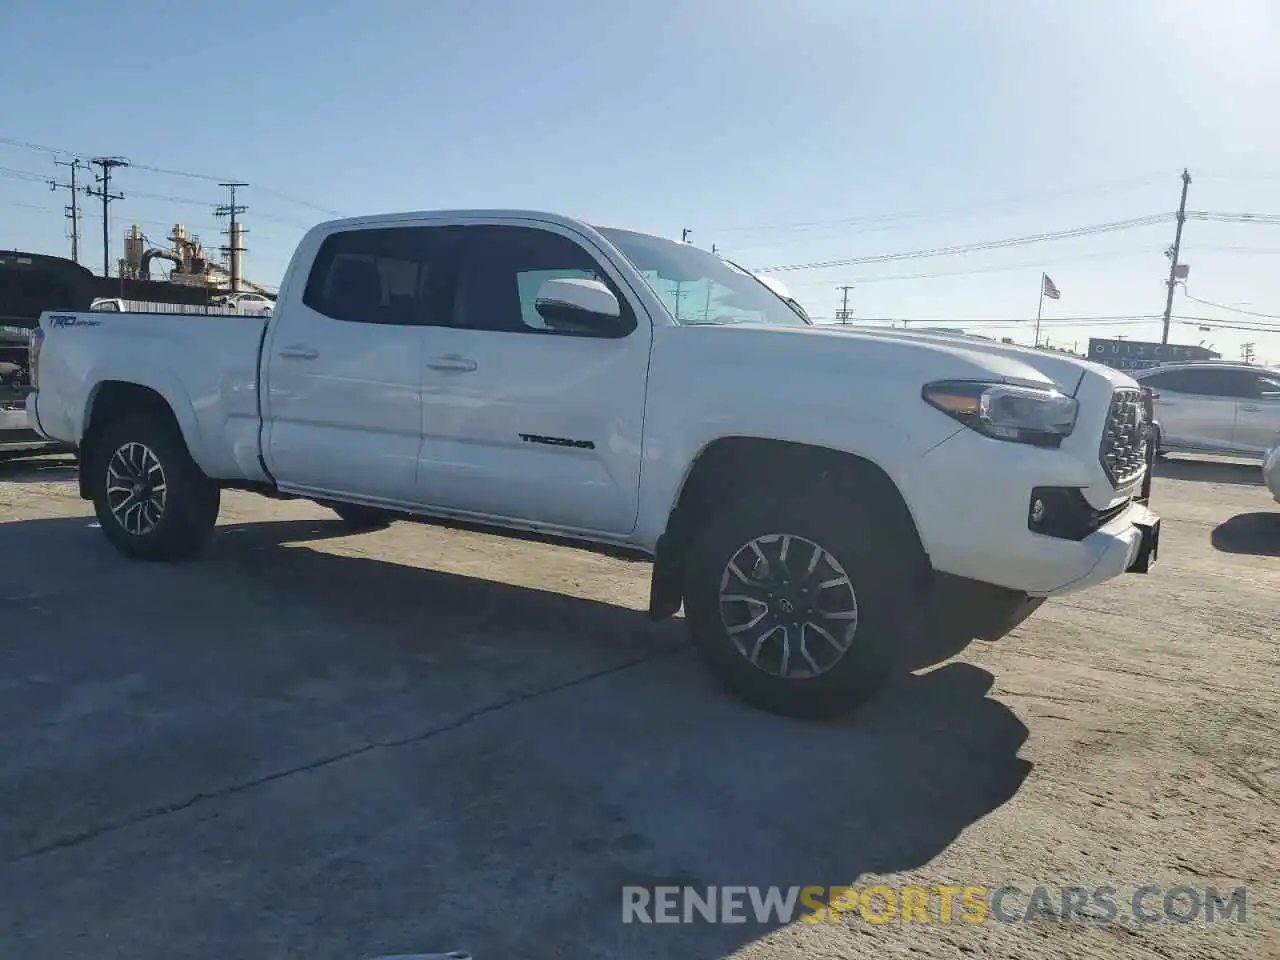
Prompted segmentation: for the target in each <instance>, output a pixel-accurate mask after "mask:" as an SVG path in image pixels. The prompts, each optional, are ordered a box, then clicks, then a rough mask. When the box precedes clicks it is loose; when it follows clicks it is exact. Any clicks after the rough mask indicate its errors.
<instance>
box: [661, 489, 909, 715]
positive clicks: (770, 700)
mask: <svg viewBox="0 0 1280 960" xmlns="http://www.w3.org/2000/svg"><path fill="white" fill-rule="evenodd" d="M892 542H893V541H892V539H890V538H887V537H882V536H877V531H876V528H875V523H874V522H873V521H872V520H871V519H870V516H869V515H864V512H863V511H862V510H860V509H859V508H858V505H856V504H853V503H847V502H844V501H843V500H842V499H837V498H835V497H834V496H830V495H824V494H819V495H817V496H786V497H780V496H778V497H771V496H767V495H757V496H751V497H749V498H746V499H743V500H740V501H738V502H737V503H734V504H731V505H729V506H727V507H725V508H723V509H722V510H720V511H718V512H717V513H716V514H714V515H713V516H712V517H711V518H710V519H709V520H708V521H707V522H706V524H705V525H704V526H703V527H702V529H701V530H700V531H699V533H698V535H697V536H696V538H695V542H694V544H693V548H692V551H691V553H690V556H689V558H688V562H687V563H686V566H685V571H686V581H685V592H684V597H685V615H686V618H687V619H688V622H689V627H690V630H691V632H692V635H693V641H694V645H695V647H696V648H697V650H698V652H699V654H700V655H701V656H702V658H703V660H704V661H705V662H706V663H707V664H708V666H709V667H710V668H711V670H712V671H713V672H714V673H715V675H716V676H717V678H718V679H719V680H720V682H721V683H722V684H723V685H724V686H725V687H726V688H727V689H728V690H729V691H730V692H732V693H733V694H735V695H736V696H738V697H740V698H741V699H742V700H745V701H746V702H748V703H750V704H752V705H753V706H756V707H759V708H761V709H764V710H767V711H769V712H771V713H778V714H782V715H785V716H796V717H811V718H828V717H834V716H838V715H839V714H842V713H846V712H848V711H850V710H853V709H854V708H856V707H858V706H860V705H861V704H862V703H863V702H865V701H866V700H868V699H870V698H871V697H872V695H874V694H875V693H876V691H877V690H879V689H880V687H881V686H882V685H883V684H884V683H885V681H886V680H887V679H888V678H889V676H890V675H891V673H892V668H893V664H894V660H895V655H896V652H897V650H898V646H899V640H900V637H901V632H902V618H901V617H900V616H899V614H900V605H901V603H902V600H903V598H904V596H905V593H904V584H905V583H906V575H905V572H903V571H904V570H905V565H904V564H903V563H901V562H898V560H899V559H900V558H894V557H889V556H886V554H885V552H884V551H885V549H886V544H887V543H892ZM890 549H892V548H890Z"/></svg>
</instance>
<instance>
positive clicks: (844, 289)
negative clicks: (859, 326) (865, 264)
mask: <svg viewBox="0 0 1280 960" xmlns="http://www.w3.org/2000/svg"><path fill="white" fill-rule="evenodd" d="M836 289H837V290H839V291H840V293H841V295H842V299H841V301H840V309H839V310H837V311H836V319H837V320H839V321H840V322H841V323H848V322H849V321H850V320H852V319H853V311H851V310H850V309H849V291H850V290H852V289H853V284H851V283H846V284H844V285H843V286H840V287H836Z"/></svg>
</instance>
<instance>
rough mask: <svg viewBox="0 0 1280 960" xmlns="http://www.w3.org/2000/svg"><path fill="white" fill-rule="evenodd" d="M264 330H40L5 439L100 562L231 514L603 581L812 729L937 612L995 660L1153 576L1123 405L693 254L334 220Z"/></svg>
mask: <svg viewBox="0 0 1280 960" xmlns="http://www.w3.org/2000/svg"><path fill="white" fill-rule="evenodd" d="M277 306H278V309H276V310H274V311H273V313H272V315H271V316H270V317H269V318H261V319H255V318H249V317H243V318H239V319H238V320H236V321H232V322H228V320H227V319H226V318H225V317H203V316H199V315H193V316H188V317H185V318H184V320H183V322H181V323H174V322H172V320H171V319H169V318H157V317H154V316H150V315H146V314H131V313H122V314H113V315H110V316H108V315H105V314H99V313H95V314H76V313H69V314H63V313H53V314H46V315H45V316H44V317H42V318H41V323H40V329H39V331H37V332H36V333H35V334H33V338H32V345H33V351H34V353H35V356H36V357H37V358H38V362H37V364H36V367H35V369H36V387H37V390H36V392H35V393H34V394H33V396H32V397H31V399H30V400H29V401H28V410H29V411H30V412H31V415H32V417H33V418H34V419H35V420H36V422H37V423H38V424H39V428H40V430H41V431H42V432H43V433H44V434H45V435H47V436H50V437H56V438H59V439H62V440H66V441H68V442H70V443H74V444H76V445H77V447H79V449H80V451H81V454H82V462H83V464H84V467H83V469H82V470H81V473H80V493H81V496H83V497H84V498H85V499H89V500H92V501H93V503H94V508H95V510H96V512H97V515H98V518H99V520H100V522H101V528H102V530H103V532H104V534H105V535H106V536H107V537H108V539H109V540H110V541H111V543H112V544H113V545H114V546H115V547H116V549H118V550H119V551H120V552H122V553H123V554H125V555H127V556H131V557H140V558H148V559H177V558H181V557H185V556H188V555H190V554H192V553H194V552H195V551H197V550H198V549H199V547H200V545H201V544H202V543H203V542H204V541H205V539H206V538H207V537H208V536H209V535H210V533H211V532H212V530H213V526H214V521H215V519H216V517H217V514H218V504H219V491H220V489H222V488H227V487H232V488H236V489H247V490H252V491H257V492H260V493H262V494H265V495H267V496H293V497H306V498H310V499H313V500H316V501H318V502H320V503H322V504H325V505H329V506H331V507H332V508H333V509H334V511H335V512H336V513H337V514H338V516H339V517H341V518H343V519H344V520H346V521H348V522H350V523H352V524H358V525H362V526H375V525H379V524H384V523H386V522H388V521H389V520H390V519H392V518H396V517H404V516H408V517H414V518H418V519H423V520H427V521H435V522H459V521H463V522H470V523H474V524H482V525H484V526H486V527H487V528H490V529H499V530H502V531H505V532H507V533H509V534H510V535H512V536H525V537H527V536H543V537H545V536H550V537H553V538H555V539H557V540H563V539H565V538H569V539H572V540H574V541H576V542H578V543H581V544H583V545H586V546H589V547H593V548H597V549H602V550H607V551H619V550H622V551H625V552H628V553H630V554H631V555H634V556H637V557H644V558H648V559H651V560H652V561H653V573H652V579H651V584H650V600H649V614H650V616H651V617H653V618H655V619H660V618H665V617H670V616H672V615H674V614H675V613H676V612H677V611H678V610H679V609H680V607H681V604H682V603H683V606H684V610H685V614H686V619H687V622H688V624H689V627H690V630H691V633H692V636H693V639H694V641H695V645H696V647H697V649H698V651H699V652H700V653H701V655H702V657H703V658H704V660H705V661H706V662H707V664H708V665H709V666H710V667H711V669H712V670H713V671H714V672H715V674H716V675H717V676H718V677H719V678H720V680H721V681H722V682H723V683H724V684H725V685H726V686H727V687H728V688H729V689H730V690H732V691H734V692H735V693H736V694H738V695H739V696H741V697H743V698H744V699H745V700H747V701H749V702H751V703H753V704H756V705H759V706H762V707H765V708H767V709H770V710H774V711H777V712H780V713H786V714H808V715H830V714H834V713H838V712H841V711H843V710H846V709H848V708H850V707H852V706H854V705H856V704H857V703H859V702H861V701H863V700H865V699H866V698H867V697H869V696H870V695H871V694H872V693H873V692H874V691H875V690H876V689H877V688H879V687H880V686H881V685H882V683H883V682H884V681H885V679H886V678H887V677H888V675H889V673H890V671H891V668H892V667H893V665H894V660H895V657H896V656H897V655H898V653H899V651H900V649H901V648H902V646H903V643H904V637H905V636H906V634H907V631H908V630H909V628H910V622H911V615H912V614H913V612H915V611H918V610H920V609H922V608H927V607H929V606H930V605H931V604H933V603H934V602H935V601H936V600H937V598H940V597H949V598H951V599H953V600H954V599H955V598H959V600H960V601H961V602H958V603H955V604H954V607H953V608H952V611H951V614H950V616H951V618H952V619H951V623H950V625H951V626H952V627H953V628H954V629H955V630H956V631H963V632H964V635H965V636H966V637H970V638H972V637H984V638H987V639H994V638H997V637H1000V636H1003V635H1004V634H1006V633H1008V632H1009V631H1011V630H1012V629H1013V628H1014V627H1015V626H1017V624H1018V623H1020V622H1021V621H1022V620H1023V619H1025V618H1026V617H1027V616H1028V615H1029V614H1030V613H1031V612H1032V611H1034V610H1035V609H1036V607H1037V606H1039V604H1040V603H1041V602H1042V601H1043V600H1044V599H1045V598H1046V597H1054V596H1061V595H1063V594H1068V593H1073V592H1075V591H1079V590H1084V589H1086V588H1088V587H1092V586H1094V585H1096V584H1099V583H1102V582H1103V581H1106V580H1110V579H1111V578H1113V577H1116V576H1118V575H1120V574H1122V573H1124V572H1126V571H1134V572H1139V573H1145V572H1146V571H1147V569H1148V567H1149V565H1150V563H1151V562H1152V561H1153V560H1154V559H1155V557H1156V555H1157V551H1158V545H1159V533H1160V522H1159V519H1158V518H1157V517H1156V516H1155V514H1153V513H1152V512H1151V511H1150V510H1149V509H1148V508H1147V506H1146V505H1145V504H1144V503H1140V502H1138V500H1137V499H1136V498H1137V497H1138V495H1139V494H1140V492H1141V491H1142V486H1143V479H1144V476H1145V474H1146V471H1147V463H1146V427H1145V423H1144V412H1143V405H1142V402H1141V393H1140V391H1139V389H1138V385H1137V384H1136V383H1135V382H1134V381H1133V380H1132V379H1131V378H1129V377H1128V376H1126V375H1125V374H1124V373H1122V372H1120V371H1116V370H1109V369H1107V368H1104V367H1100V366H1096V365H1094V364H1090V363H1087V362H1084V361H1081V360H1078V359H1076V358H1074V357H1071V356H1068V355H1065V354H1051V353H1045V352H1043V351H1036V350H1031V349H1025V348H1019V347H1013V346H1005V345H1002V344H997V343H994V342H989V341H980V340H976V339H965V338H959V337H950V336H930V335H928V334H920V333H915V332H912V331H905V330H897V331H894V330H885V331H879V332H866V331H860V330H857V329H856V328H848V327H844V328H837V327H827V328H823V327H817V326H814V325H813V324H812V323H810V322H809V321H808V320H807V319H806V318H805V317H804V316H803V315H801V314H800V313H798V312H796V311H795V310H794V309H793V308H792V306H791V305H789V304H788V303H787V302H785V301H783V300H782V299H780V298H779V297H777V296H776V295H775V294H774V293H772V292H771V291H770V290H769V288H768V287H767V286H766V285H765V284H762V283H760V282H758V281H757V280H756V279H755V278H754V277H753V276H751V274H749V273H748V272H746V271H744V270H742V269H740V268H737V267H734V266H733V265H731V264H729V263H727V262H725V261H724V260H722V259H720V258H719V257H717V256H715V255H714V254H711V253H708V252H706V251H702V250H699V249H697V248H695V247H693V246H690V245H688V244H681V243H676V242H674V241H671V240H665V239H661V238H658V237H653V236H647V235H645V234H641V233H634V232H630V231H626V230H617V229H610V228H596V227H592V226H589V225H587V224H585V223H582V222H580V221H578V220H574V219H571V218H567V217H563V216H557V215H554V214H543V213H531V212H502V211H497V212H495V211H464V212H441V213H412V214H400V215H394V216H376V217H367V218H361V219H351V220H341V221H335V222H331V223H325V224H321V225H319V226H316V227H314V228H312V229H311V230H310V231H309V232H308V233H307V234H306V236H305V237H304V238H303V240H302V242H301V244H300V245H299V247H298V249H297V251H296V252H295V253H294V256H293V261H292V264H291V265H290V267H289V269H288V271H287V272H286V274H285V282H284V286H283V288H282V289H281V291H280V297H279V300H278V302H277ZM600 640H601V642H602V643H603V642H608V638H606V637H601V638H600Z"/></svg>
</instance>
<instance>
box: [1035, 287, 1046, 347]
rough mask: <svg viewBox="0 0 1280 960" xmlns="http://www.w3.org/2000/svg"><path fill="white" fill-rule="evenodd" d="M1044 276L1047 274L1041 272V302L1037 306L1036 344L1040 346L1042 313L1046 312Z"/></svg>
mask: <svg viewBox="0 0 1280 960" xmlns="http://www.w3.org/2000/svg"><path fill="white" fill-rule="evenodd" d="M1044 278H1045V274H1043V273H1041V274H1040V304H1039V306H1037V307H1036V344H1035V345H1036V346H1037V347H1038V346H1040V315H1041V314H1042V313H1043V312H1044Z"/></svg>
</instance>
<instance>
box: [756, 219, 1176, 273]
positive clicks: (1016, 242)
mask: <svg viewBox="0 0 1280 960" xmlns="http://www.w3.org/2000/svg"><path fill="white" fill-rule="evenodd" d="M1169 217H1170V214H1167V213H1156V214H1151V215H1149V216H1145V217H1132V218H1130V219H1128V220H1116V221H1113V222H1110V223H1095V224H1089V225H1088V226H1082V227H1072V228H1070V229H1067V230H1057V231H1053V232H1051V233H1038V234H1031V235H1029V236H1024V237H1009V238H1006V239H1003V240H985V241H982V242H980V243H967V244H961V245H958V246H950V247H933V248H931V249H926V250H908V251H904V252H902V253H883V254H878V255H876V256H870V257H847V258H843V259H839V260H814V261H811V262H809V263H787V264H781V265H779V266H772V267H757V268H754V270H753V272H755V273H787V272H791V271H795V270H826V269H829V268H832V267H851V266H858V265H861V264H868V263H893V262H896V261H899V260H918V259H923V258H927V257H950V256H958V255H960V254H965V253H980V252H983V251H987V250H1003V249H1006V248H1008V247H1019V246H1024V245H1026V244H1031V243H1045V242H1047V241H1051V240H1070V239H1074V238H1077V237H1089V236H1096V235H1097V234H1101V233H1114V232H1116V231H1118V230H1132V229H1135V228H1137V227H1146V226H1151V225H1152V224H1157V223H1163V222H1165V221H1167V220H1168V219H1169Z"/></svg>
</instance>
